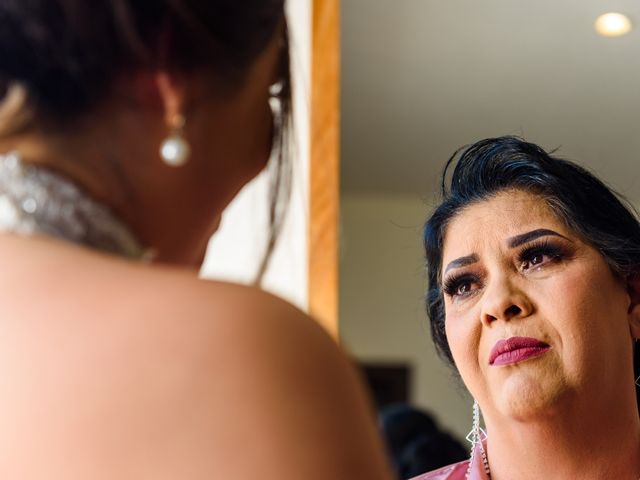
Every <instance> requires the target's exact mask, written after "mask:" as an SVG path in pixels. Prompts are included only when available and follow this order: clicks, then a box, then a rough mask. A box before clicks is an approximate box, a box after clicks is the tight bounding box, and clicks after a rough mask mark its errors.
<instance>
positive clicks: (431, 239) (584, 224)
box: [424, 136, 640, 375]
mask: <svg viewBox="0 0 640 480" xmlns="http://www.w3.org/2000/svg"><path fill="white" fill-rule="evenodd" d="M452 166H455V167H454V169H453V173H452V175H451V178H450V180H449V181H448V182H447V172H448V170H449V169H450V168H451V167H452ZM447 183H448V184H447ZM510 189H517V190H524V191H527V192H531V193H534V194H536V195H539V196H540V197H542V198H544V199H545V200H546V202H547V204H548V205H549V207H550V208H551V210H552V211H553V212H554V213H555V214H556V215H557V217H558V218H559V219H560V220H561V221H563V222H564V223H565V224H566V225H567V226H568V227H569V228H571V229H572V230H573V231H574V232H576V233H577V234H578V235H580V236H581V237H582V238H583V239H584V240H585V241H586V242H588V243H589V244H591V245H592V246H593V247H595V248H596V249H597V250H598V251H599V252H600V253H601V254H602V256H603V257H604V259H605V261H606V262H607V263H608V265H609V267H610V268H611V270H612V271H613V273H614V274H615V275H616V276H617V277H618V278H620V279H621V280H622V281H625V282H626V281H627V279H628V278H629V277H630V276H632V275H636V274H637V273H638V271H639V270H640V223H638V219H637V215H636V213H635V211H634V209H633V207H632V206H631V205H630V204H629V203H628V202H627V201H626V200H625V199H624V198H623V197H622V196H620V195H619V194H617V193H616V192H615V191H613V190H612V189H611V188H609V187H607V186H606V185H605V184H604V183H603V182H602V181H600V180H599V179H598V178H596V177H595V176H594V175H593V174H592V173H590V172H589V171H587V170H586V169H585V168H583V167H581V166H579V165H577V164H575V163H573V162H571V161H568V160H563V159H560V158H557V157H554V156H552V155H550V154H548V153H547V152H545V151H544V150H543V149H542V148H540V147H539V146H537V145H534V144H532V143H528V142H525V141H524V140H522V139H521V138H518V137H513V136H506V137H499V138H489V139H486V140H481V141H479V142H477V143H475V144H473V145H471V146H469V147H466V148H463V149H461V150H460V151H458V152H456V154H454V155H453V156H452V157H451V158H450V159H449V161H448V162H447V164H446V166H445V169H444V172H443V175H442V191H441V195H442V202H441V203H440V204H439V206H438V207H437V208H436V209H435V211H434V212H433V214H432V215H431V217H430V218H429V219H428V221H427V223H426V225H425V229H424V246H425V250H426V261H427V279H428V291H427V298H426V304H427V312H428V314H429V319H430V322H431V334H432V338H433V341H434V343H435V345H436V348H437V350H438V352H439V353H440V355H441V356H442V357H444V358H445V359H446V360H447V361H448V362H449V363H450V364H451V365H453V357H452V355H451V350H450V348H449V344H448V342H447V337H446V333H445V328H444V322H445V312H444V298H443V292H442V279H441V273H440V272H441V269H442V248H443V240H444V235H445V230H446V227H447V224H448V222H449V221H450V220H451V219H452V218H453V217H455V215H456V214H458V213H459V212H460V211H461V210H462V209H464V208H465V207H468V206H469V205H472V204H473V203H475V202H479V201H481V200H484V199H487V198H490V197H491V196H493V195H495V194H497V193H500V192H502V191H505V190H510ZM634 355H635V358H634V366H635V367H636V368H635V370H636V371H638V368H637V367H638V366H640V361H639V359H638V352H637V349H636V353H635V354H634ZM636 375H638V374H637V373H636Z"/></svg>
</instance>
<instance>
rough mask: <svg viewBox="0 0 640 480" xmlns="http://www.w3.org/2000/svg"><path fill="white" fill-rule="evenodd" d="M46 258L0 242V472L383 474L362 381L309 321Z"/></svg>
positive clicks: (189, 287)
mask: <svg viewBox="0 0 640 480" xmlns="http://www.w3.org/2000/svg"><path fill="white" fill-rule="evenodd" d="M36 242H37V241H36ZM43 247H45V245H38V244H29V243H26V244H25V242H20V241H16V242H14V241H13V240H7V239H0V262H3V264H4V265H5V266H6V268H5V269H4V270H3V272H2V273H0V301H2V302H3V308H4V312H5V314H4V316H3V317H4V320H0V328H1V329H2V333H3V335H0V389H1V390H2V391H5V392H9V391H10V392H12V394H11V395H3V396H2V397H0V420H1V421H0V423H2V424H3V426H4V427H3V429H2V431H0V471H4V472H10V473H12V474H13V475H10V476H13V478H40V477H38V474H39V472H38V471H37V470H38V469H44V468H46V471H47V478H53V479H56V478H65V479H76V478H78V479H79V478H94V479H101V478H137V479H146V478H149V479H151V478H153V479H164V478H166V479H170V478H189V479H190V480H191V479H192V480H197V479H200V478H202V479H204V478H227V479H230V480H235V479H245V478H254V477H255V478H258V477H260V478H262V479H265V480H271V479H274V480H275V479H278V480H287V479H293V478H296V479H299V478H308V479H315V478H318V479H320V478H323V479H324V478H334V479H338V480H339V479H342V478H344V479H345V480H346V479H347V478H348V479H349V480H351V479H352V478H370V479H372V480H374V479H375V480H377V479H386V478H389V477H388V476H387V475H388V473H387V469H386V468H387V467H386V464H385V461H384V459H383V454H382V451H381V447H380V444H379V441H378V439H377V436H376V432H375V429H374V426H373V425H374V424H373V418H372V414H371V410H370V406H369V404H368V401H367V399H366V398H365V395H364V394H363V390H362V386H361V384H360V380H359V378H358V375H357V373H356V372H355V370H354V368H353V367H352V365H351V363H350V361H349V360H348V358H347V357H346V356H345V355H344V354H343V353H342V352H341V350H340V349H339V347H338V346H337V344H336V343H335V342H334V341H333V340H332V339H330V338H329V337H328V336H327V335H326V334H325V333H324V332H323V330H322V329H321V328H320V327H319V326H318V325H317V324H316V323H315V322H314V321H313V320H312V319H311V318H309V317H308V316H307V315H305V314H304V313H303V312H301V311H299V310H298V309H296V308H295V307H293V306H291V305H289V304H288V303H286V302H284V301H282V300H280V299H278V298H276V297H274V296H272V295H269V294H267V293H265V292H262V291H259V290H257V289H254V288H250V287H244V286H239V285H232V284H226V283H221V282H208V281H203V280H199V279H198V278H197V277H196V275H195V273H192V272H183V271H180V270H174V269H169V268H166V269H165V268H158V267H146V266H140V265H134V264H131V263H130V262H123V261H118V260H114V259H112V258H109V257H103V256H100V255H95V254H93V253H90V252H83V251H78V249H76V248H67V247H66V246H64V245H55V246H53V247H51V246H49V245H48V244H47V245H46V248H43ZM9 252H10V253H9ZM3 412H5V413H3ZM6 412H11V413H10V414H8V413H6ZM34 456H35V457H37V458H39V462H38V463H37V464H34V462H32V461H31V459H32V458H34ZM40 473H41V472H40ZM101 475H102V476H101Z"/></svg>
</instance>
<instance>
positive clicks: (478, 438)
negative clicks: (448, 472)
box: [465, 399, 490, 478]
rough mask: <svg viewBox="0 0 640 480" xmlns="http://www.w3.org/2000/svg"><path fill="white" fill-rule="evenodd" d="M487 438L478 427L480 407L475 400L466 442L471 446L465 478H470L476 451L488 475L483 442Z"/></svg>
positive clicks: (487, 462)
mask: <svg viewBox="0 0 640 480" xmlns="http://www.w3.org/2000/svg"><path fill="white" fill-rule="evenodd" d="M486 438H487V433H486V432H485V431H484V430H483V429H482V428H481V427H480V406H479V405H478V402H476V400H475V399H474V400H473V423H472V426H471V431H470V432H469V434H468V435H467V441H468V442H469V443H470V444H471V459H470V460H469V467H468V469H467V475H466V477H465V478H470V473H471V468H472V465H473V461H474V457H475V454H476V450H479V451H480V455H482V466H483V467H484V471H485V473H486V474H487V475H490V470H489V460H488V459H487V452H486V451H485V449H484V443H483V442H484V440H485V439H486Z"/></svg>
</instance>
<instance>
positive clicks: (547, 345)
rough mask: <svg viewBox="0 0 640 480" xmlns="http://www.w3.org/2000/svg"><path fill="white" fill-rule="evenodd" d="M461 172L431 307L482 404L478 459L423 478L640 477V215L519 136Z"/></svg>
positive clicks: (443, 225) (432, 235) (451, 186)
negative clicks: (638, 360) (639, 357)
mask: <svg viewBox="0 0 640 480" xmlns="http://www.w3.org/2000/svg"><path fill="white" fill-rule="evenodd" d="M450 166H455V168H454V170H453V174H452V176H451V178H450V180H449V181H448V182H447V181H446V172H447V169H445V175H444V180H443V189H442V193H443V200H442V203H441V204H440V205H439V206H438V207H437V208H436V210H435V212H434V213H433V214H432V216H431V217H430V218H429V220H428V222H427V224H426V227H425V234H424V240H425V247H426V252H427V264H428V281H429V291H428V294H427V307H428V312H429V316H430V319H431V331H432V334H433V339H434V341H435V344H436V346H437V348H438V349H439V351H440V353H441V354H442V356H443V357H444V358H445V359H446V360H447V361H448V362H449V363H451V364H452V365H453V366H455V368H456V369H457V371H458V372H459V373H460V376H461V377H462V380H463V382H464V384H465V385H466V387H467V388H468V390H469V392H470V393H471V395H472V396H473V398H474V400H475V401H474V407H473V410H474V417H473V427H472V431H471V434H470V438H471V439H472V440H473V448H472V454H471V459H470V460H469V461H465V462H462V463H458V464H454V465H452V466H450V467H445V468H443V469H440V470H437V471H435V472H432V473H429V474H426V475H423V476H421V477H418V478H420V479H421V480H427V479H429V480H435V479H438V480H444V479H449V480H454V479H463V478H467V479H475V480H478V479H489V478H490V479H493V480H504V479H506V480H524V479H545V480H549V479H569V478H571V479H574V478H579V479H581V480H590V479H616V480H626V479H628V480H636V479H638V478H639V477H640V420H639V416H638V408H637V404H636V384H635V378H636V376H637V373H634V354H637V351H636V350H637V348H636V347H635V342H636V340H637V339H638V338H640V281H639V280H638V273H639V271H640V225H639V223H638V220H637V218H636V216H635V215H634V214H633V213H632V211H631V209H630V208H629V207H626V206H625V204H624V202H623V201H622V200H621V199H620V198H619V197H618V196H617V195H616V194H615V193H614V192H612V191H611V190H610V189H609V188H607V187H606V186H605V185H604V184H603V183H602V182H601V181H600V180H598V179H597V178H595V177H594V176H593V175H592V174H591V173H589V172H587V171H586V170H585V169H583V168H582V167H580V166H578V165H576V164H574V163H572V162H569V161H566V160H561V159H559V158H555V157H553V156H551V155H549V154H547V153H546V152H545V151H543V150H542V149H541V148H539V147H538V146H536V145H533V144H531V143H527V142H524V141H523V140H521V139H518V138H514V137H503V138H494V139H488V140H483V141H480V142H478V143H476V144H474V145H472V146H470V147H468V148H466V149H464V150H463V151H462V152H461V153H460V154H459V155H457V156H455V157H454V158H453V159H452V160H450V161H449V163H448V165H447V167H450ZM447 183H448V186H447ZM480 412H481V413H482V416H483V418H484V425H485V427H486V428H485V429H482V428H481V425H480Z"/></svg>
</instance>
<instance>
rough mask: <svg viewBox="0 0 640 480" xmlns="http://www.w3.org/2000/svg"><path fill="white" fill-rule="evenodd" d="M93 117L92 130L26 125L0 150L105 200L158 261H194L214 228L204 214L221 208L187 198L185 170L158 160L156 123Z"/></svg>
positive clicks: (198, 261)
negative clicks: (46, 129) (52, 130)
mask: <svg viewBox="0 0 640 480" xmlns="http://www.w3.org/2000/svg"><path fill="white" fill-rule="evenodd" d="M134 117H135V118H134ZM100 118H101V121H100V122H91V125H92V127H93V128H92V130H86V129H84V130H83V129H80V128H79V129H73V131H72V130H71V129H69V131H65V132H60V131H56V132H55V133H53V134H52V133H46V134H45V133H42V132H41V131H39V130H38V131H36V130H33V131H29V132H27V133H23V134H20V135H13V136H10V137H5V138H2V139H1V140H0V151H10V150H16V151H17V152H19V154H20V155H21V157H22V159H23V161H24V162H25V163H31V164H37V165H40V166H44V167H47V168H50V169H52V170H55V171H57V172H58V173H60V174H62V175H64V176H66V177H67V178H69V179H70V180H72V181H73V182H74V183H76V184H77V185H78V186H80V187H81V188H82V189H83V190H85V191H86V192H87V193H88V194H89V195H90V196H91V197H92V198H94V199H95V200H97V201H99V202H100V203H103V204H105V205H107V206H109V207H110V208H111V209H112V210H113V211H114V212H115V214H116V215H117V216H118V217H119V218H121V220H122V221H123V222H124V223H125V224H127V225H128V226H129V228H130V229H131V230H132V231H133V232H134V234H135V235H136V236H137V237H138V238H139V239H140V241H141V243H142V244H143V245H145V246H146V247H149V248H151V249H153V250H154V251H156V252H157V257H156V259H157V260H158V261H161V262H163V263H171V264H177V265H182V266H188V267H191V268H197V267H199V265H200V264H201V262H202V256H203V255H204V251H205V250H206V246H207V242H208V239H209V237H210V235H211V231H212V230H213V228H215V225H213V222H212V220H211V219H212V218H214V216H215V214H216V211H217V210H221V208H222V207H221V208H220V209H216V208H215V206H214V207H213V208H209V209H208V210H207V209H206V208H203V206H205V205H206V200H209V201H210V202H209V204H210V205H211V200H212V199H196V198H193V195H191V194H190V193H189V192H185V191H184V188H185V185H188V184H189V182H188V181H185V178H184V177H183V175H185V173H184V172H182V171H178V170H171V169H169V168H168V167H166V166H164V165H163V164H162V162H161V160H160V158H159V156H158V153H157V148H153V147H154V146H157V145H159V144H160V142H161V140H162V138H163V137H162V135H163V134H165V133H166V132H165V128H164V125H162V124H160V125H157V126H154V125H152V124H150V122H149V121H148V120H147V119H144V118H139V117H137V116H136V115H134V114H131V115H126V114H122V113H119V114H114V113H113V112H105V113H104V114H101V116H100ZM86 123H87V124H89V122H86ZM43 130H44V129H43ZM141 137H146V138H145V141H144V142H141V141H140V138H141ZM156 137H157V138H156ZM116 140H117V141H116ZM214 200H215V199H214ZM213 203H214V204H215V201H214V202H213ZM196 207H199V208H196Z"/></svg>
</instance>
